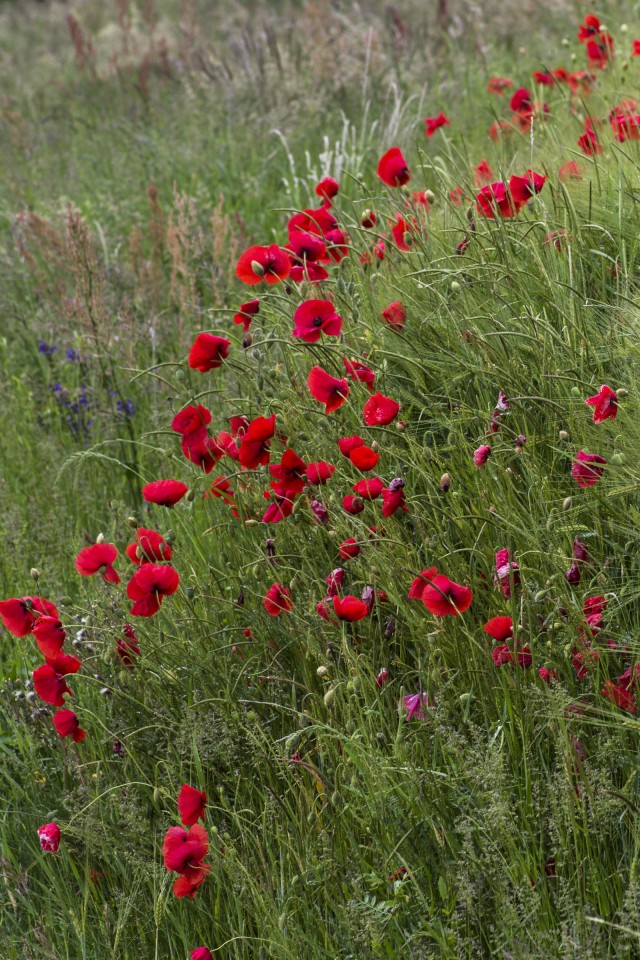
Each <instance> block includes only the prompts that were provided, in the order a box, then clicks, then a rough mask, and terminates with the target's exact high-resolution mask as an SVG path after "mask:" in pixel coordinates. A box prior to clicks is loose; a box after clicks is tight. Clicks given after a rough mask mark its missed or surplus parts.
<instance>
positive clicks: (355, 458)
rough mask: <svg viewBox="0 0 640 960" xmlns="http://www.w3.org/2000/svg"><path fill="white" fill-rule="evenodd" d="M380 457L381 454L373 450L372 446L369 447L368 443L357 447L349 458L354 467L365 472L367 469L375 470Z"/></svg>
mask: <svg viewBox="0 0 640 960" xmlns="http://www.w3.org/2000/svg"><path fill="white" fill-rule="evenodd" d="M379 459H380V454H379V453H378V452H377V451H376V450H372V449H371V447H367V446H366V444H362V446H360V447H355V448H354V449H353V450H352V451H351V452H350V454H349V460H350V461H351V463H352V464H353V465H354V467H355V468H356V469H357V470H362V471H363V472H364V473H366V471H367V470H373V468H374V467H375V465H376V463H377V462H378V460H379Z"/></svg>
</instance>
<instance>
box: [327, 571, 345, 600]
mask: <svg viewBox="0 0 640 960" xmlns="http://www.w3.org/2000/svg"><path fill="white" fill-rule="evenodd" d="M343 582H344V570H343V569H342V567H336V568H335V570H332V571H331V573H329V574H327V576H326V578H325V583H326V585H327V594H328V596H329V597H337V596H338V594H339V592H340V587H341V586H342V584H343Z"/></svg>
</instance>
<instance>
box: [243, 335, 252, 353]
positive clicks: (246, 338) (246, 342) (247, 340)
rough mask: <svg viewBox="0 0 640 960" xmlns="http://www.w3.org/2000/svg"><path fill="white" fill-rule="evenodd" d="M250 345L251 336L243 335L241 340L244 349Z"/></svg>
mask: <svg viewBox="0 0 640 960" xmlns="http://www.w3.org/2000/svg"><path fill="white" fill-rule="evenodd" d="M252 343H253V337H252V336H251V334H250V333H245V335H244V337H243V338H242V346H243V347H244V349H245V350H247V349H248V348H249V347H250V346H251V344H252Z"/></svg>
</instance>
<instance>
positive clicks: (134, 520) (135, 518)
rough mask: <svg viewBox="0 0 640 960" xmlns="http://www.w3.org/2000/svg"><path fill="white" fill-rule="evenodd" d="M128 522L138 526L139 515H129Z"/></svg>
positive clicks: (132, 525) (130, 524)
mask: <svg viewBox="0 0 640 960" xmlns="http://www.w3.org/2000/svg"><path fill="white" fill-rule="evenodd" d="M127 523H128V524H129V526H130V527H137V526H138V519H137V517H127ZM165 539H166V538H165Z"/></svg>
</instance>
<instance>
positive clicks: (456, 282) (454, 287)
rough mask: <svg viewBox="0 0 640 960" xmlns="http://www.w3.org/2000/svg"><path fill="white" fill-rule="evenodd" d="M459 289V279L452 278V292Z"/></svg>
mask: <svg viewBox="0 0 640 960" xmlns="http://www.w3.org/2000/svg"><path fill="white" fill-rule="evenodd" d="M459 289H460V284H459V283H458V281H457V280H452V281H451V292H452V293H457V292H458V290H459Z"/></svg>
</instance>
